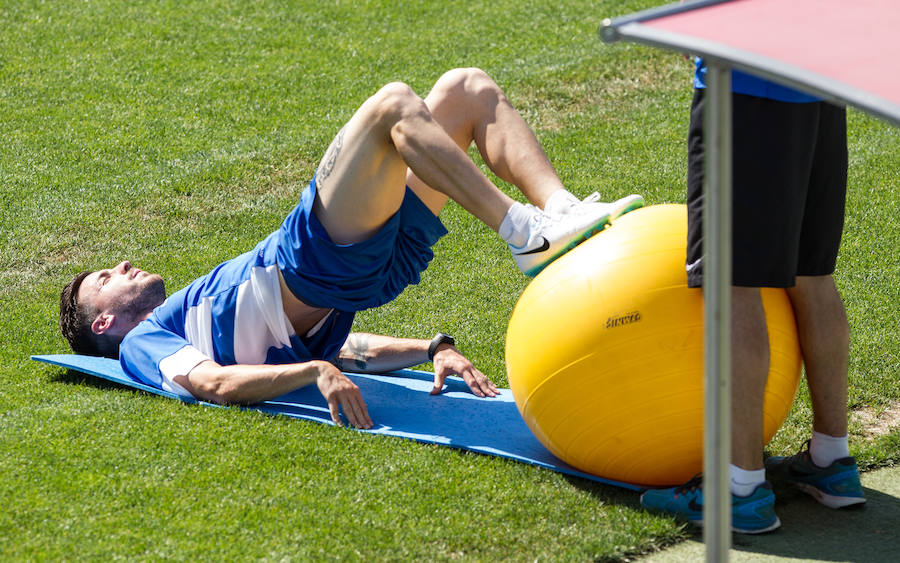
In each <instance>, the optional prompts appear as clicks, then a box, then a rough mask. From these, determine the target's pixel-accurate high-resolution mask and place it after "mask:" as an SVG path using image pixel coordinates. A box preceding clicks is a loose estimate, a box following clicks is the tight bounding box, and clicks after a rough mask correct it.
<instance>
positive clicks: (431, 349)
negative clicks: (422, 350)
mask: <svg viewBox="0 0 900 563" xmlns="http://www.w3.org/2000/svg"><path fill="white" fill-rule="evenodd" d="M441 344H449V345H450V346H453V345H455V344H456V341H455V340H453V337H452V336H450V335H449V334H444V333H443V332H439V333H437V334H435V335H434V338H432V339H431V344H429V345H428V361H429V362H430V361H432V360H434V354H435V352H437V348H438V346H440V345H441Z"/></svg>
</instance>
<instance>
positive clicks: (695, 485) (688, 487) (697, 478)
mask: <svg viewBox="0 0 900 563" xmlns="http://www.w3.org/2000/svg"><path fill="white" fill-rule="evenodd" d="M702 486H703V473H697V474H696V475H694V476H693V477H691V479H690V480H689V481H688V482H687V483H685V484H684V485H681V486H679V487H675V496H676V497H677V496H678V495H680V494H682V493H689V492H691V491H694V490H696V489H699V488H701V487H702Z"/></svg>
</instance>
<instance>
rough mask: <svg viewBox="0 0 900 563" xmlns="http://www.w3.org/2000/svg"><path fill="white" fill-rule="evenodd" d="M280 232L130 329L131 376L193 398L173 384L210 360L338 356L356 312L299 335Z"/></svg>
mask: <svg viewBox="0 0 900 563" xmlns="http://www.w3.org/2000/svg"><path fill="white" fill-rule="evenodd" d="M277 235H278V233H277V232H276V233H272V235H270V236H269V237H267V238H266V239H265V240H263V241H262V242H261V243H259V244H258V245H257V246H256V248H254V249H253V250H251V251H250V252H247V253H244V254H242V255H240V256H238V257H236V258H233V259H231V260H228V261H227V262H223V263H222V264H219V265H218V266H217V267H216V268H215V269H214V270H213V271H211V272H210V273H208V274H206V275H205V276H203V277H201V278H198V279H196V280H194V281H193V282H192V283H191V284H190V285H189V286H187V287H185V288H184V289H182V290H180V291H177V292H175V293H173V294H172V295H171V296H170V297H169V298H168V299H166V301H165V302H164V303H163V304H162V305H160V306H159V307H157V308H156V309H155V310H154V311H153V313H152V314H151V315H150V317H149V318H148V319H147V320H145V321H143V322H141V323H140V324H139V325H138V326H137V327H136V328H135V329H133V330H132V331H131V332H129V333H128V334H127V335H126V336H125V339H124V340H123V341H122V344H121V346H120V347H119V360H120V363H121V364H122V367H123V369H124V370H125V372H126V373H128V374H129V375H130V376H131V377H134V378H136V379H137V380H139V381H142V382H144V383H147V384H149V385H152V386H155V387H158V388H162V389H164V390H166V391H170V392H173V393H176V394H179V395H183V396H186V397H190V396H191V395H190V394H189V393H188V392H187V391H186V390H184V389H183V388H181V386H179V385H178V384H177V383H175V382H174V381H173V379H174V377H176V376H178V375H186V374H187V373H188V372H190V370H191V369H193V368H194V367H195V366H196V365H197V364H199V363H200V362H202V361H204V360H208V359H212V360H215V361H216V362H218V363H219V364H222V365H231V364H283V363H295V362H304V361H308V360H311V359H326V358H331V357H333V356H334V355H335V354H336V353H337V352H338V350H340V348H341V346H342V345H343V343H344V340H346V338H347V335H348V334H349V333H350V327H351V325H352V324H353V317H354V313H350V312H346V311H337V310H332V311H331V313H329V314H328V316H326V317H325V319H323V321H322V322H321V323H319V325H317V326H316V327H314V328H313V329H312V330H311V331H310V333H311V334H308V335H305V337H304V338H302V339H301V338H300V337H299V336H298V335H297V334H296V333H295V332H294V330H293V327H292V326H291V323H290V321H289V320H288V318H287V315H285V314H284V308H283V306H282V302H281V285H280V281H279V273H278V265H277V264H276V262H275V255H276V252H277V248H276V247H277V242H278V236H277Z"/></svg>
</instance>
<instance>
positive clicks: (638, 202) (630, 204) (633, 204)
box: [609, 195, 644, 222]
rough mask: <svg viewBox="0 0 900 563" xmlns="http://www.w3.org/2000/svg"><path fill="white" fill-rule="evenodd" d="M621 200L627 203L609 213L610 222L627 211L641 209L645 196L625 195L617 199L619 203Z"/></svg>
mask: <svg viewBox="0 0 900 563" xmlns="http://www.w3.org/2000/svg"><path fill="white" fill-rule="evenodd" d="M619 202H623V203H625V205H624V206H623V207H621V208H620V209H618V210H616V211H615V212H613V213H610V214H609V220H610V222H613V221H615V220H616V219H618V218H619V217H621V216H622V215H625V214H626V213H630V212H632V211H634V210H635V209H640V208H641V207H644V198H642V197H641V196H639V195H630V196H625V197H623V198H622V199H619V200H617V201H616V203H619Z"/></svg>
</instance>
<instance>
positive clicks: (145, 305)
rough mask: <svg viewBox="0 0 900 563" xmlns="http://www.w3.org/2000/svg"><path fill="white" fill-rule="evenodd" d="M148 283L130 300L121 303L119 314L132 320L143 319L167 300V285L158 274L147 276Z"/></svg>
mask: <svg viewBox="0 0 900 563" xmlns="http://www.w3.org/2000/svg"><path fill="white" fill-rule="evenodd" d="M146 278H147V281H146V282H145V283H144V284H143V285H142V286H141V289H140V291H138V292H135V293H134V294H133V295H131V296H130V298H129V299H123V300H122V302H121V303H119V308H118V309H119V311H120V313H119V314H122V315H125V316H127V317H128V318H131V319H142V318H144V317H146V316H147V314H149V313H150V311H152V310H153V309H155V308H157V307H159V306H160V305H162V303H163V301H165V300H166V284H165V282H163V279H162V278H161V277H160V276H159V275H157V274H147V276H146Z"/></svg>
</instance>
